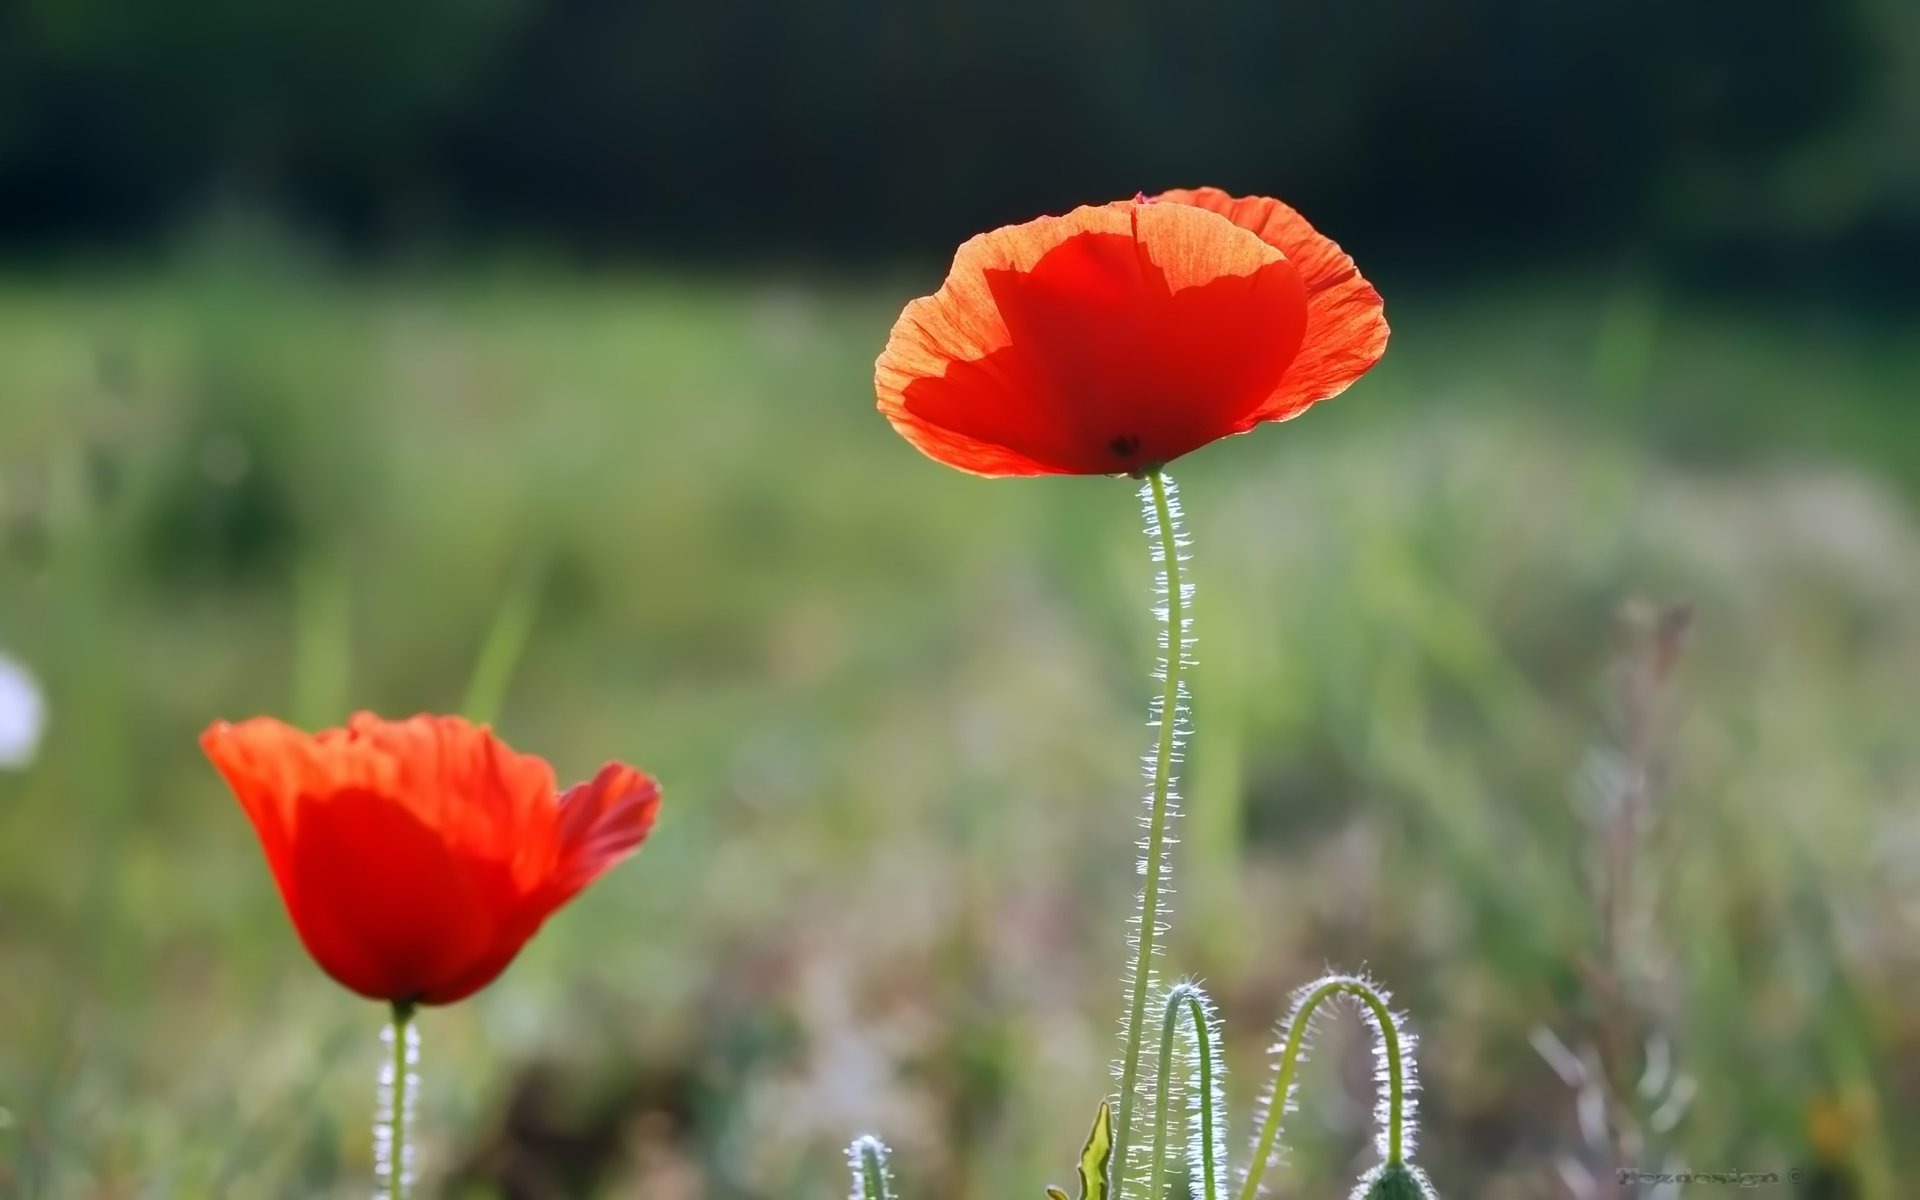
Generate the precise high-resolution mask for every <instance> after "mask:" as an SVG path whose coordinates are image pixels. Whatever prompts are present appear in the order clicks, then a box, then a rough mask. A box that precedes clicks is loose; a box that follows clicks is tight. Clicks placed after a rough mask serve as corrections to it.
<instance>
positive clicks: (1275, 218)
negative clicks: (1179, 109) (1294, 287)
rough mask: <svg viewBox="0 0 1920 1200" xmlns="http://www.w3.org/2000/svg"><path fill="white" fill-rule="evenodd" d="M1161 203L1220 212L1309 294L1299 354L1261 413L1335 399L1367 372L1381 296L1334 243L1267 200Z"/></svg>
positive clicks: (1199, 195)
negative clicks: (1283, 262)
mask: <svg viewBox="0 0 1920 1200" xmlns="http://www.w3.org/2000/svg"><path fill="white" fill-rule="evenodd" d="M1159 199H1161V200H1164V201H1170V202H1173V203H1177V204H1185V205H1191V206H1193V207H1196V208H1202V209H1205V210H1207V211H1208V212H1215V213H1219V214H1220V215H1221V216H1224V217H1226V218H1227V219H1228V220H1230V221H1232V222H1233V223H1234V224H1235V225H1238V226H1239V227H1241V228H1242V229H1246V230H1250V231H1251V232H1253V233H1255V234H1257V235H1258V236H1259V237H1260V239H1261V240H1262V241H1264V242H1266V243H1267V244H1268V245H1270V246H1273V247H1275V248H1276V249H1278V250H1279V251H1280V252H1281V253H1283V254H1285V255H1286V256H1287V258H1288V260H1289V261H1291V262H1292V263H1293V264H1294V265H1295V266H1296V267H1297V268H1299V271H1300V276H1301V279H1302V280H1303V281H1304V282H1305V283H1306V288H1307V326H1306V334H1305V337H1304V338H1303V339H1302V340H1301V343H1300V353H1299V355H1298V356H1297V357H1296V358H1295V359H1294V361H1293V365H1292V366H1291V367H1289V368H1288V370H1287V373H1286V376H1285V377H1284V378H1283V379H1282V380H1281V382H1280V386H1279V387H1277V388H1276V389H1274V392H1273V395H1272V396H1270V397H1269V398H1268V400H1267V402H1266V403H1265V404H1263V405H1262V406H1261V409H1260V419H1261V420H1263V421H1283V420H1286V419H1287V418H1288V417H1292V416H1296V415H1298V414H1299V413H1301V412H1302V411H1304V410H1305V409H1306V408H1307V407H1309V406H1310V405H1313V404H1316V403H1318V402H1320V401H1322V400H1326V399H1328V398H1330V397H1333V396H1337V395H1339V394H1340V393H1341V392H1343V391H1345V390H1346V389H1347V387H1348V385H1350V384H1351V383H1353V381H1354V380H1356V379H1358V378H1360V376H1362V375H1364V374H1366V372H1367V371H1368V370H1369V369H1370V368H1371V367H1372V366H1373V365H1374V364H1375V363H1377V362H1379V361H1380V356H1381V355H1382V354H1384V353H1386V349H1387V334H1388V330H1387V318H1386V311H1385V306H1384V305H1383V304H1382V303H1381V300H1380V293H1379V292H1377V291H1375V290H1374V287H1373V285H1372V284H1370V283H1368V282H1367V281H1366V279H1365V278H1363V277H1362V276H1361V274H1360V271H1359V268H1358V267H1356V266H1354V262H1353V259H1352V258H1350V257H1349V256H1348V255H1347V254H1346V252H1345V251H1343V250H1341V249H1340V247H1339V246H1338V245H1336V244H1335V243H1334V241H1333V239H1331V238H1329V237H1327V236H1326V235H1325V234H1323V233H1321V232H1320V231H1319V230H1317V229H1315V228H1314V227H1313V226H1312V225H1311V224H1310V223H1309V222H1308V221H1307V219H1306V218H1305V217H1303V216H1301V215H1300V214H1299V213H1297V212H1295V211H1294V210H1293V209H1291V208H1289V207H1288V206H1287V205H1285V204H1282V203H1281V202H1280V201H1278V200H1275V199H1272V198H1271V197H1268V196H1237V197H1236V196H1231V195H1228V194H1227V193H1226V192H1223V191H1221V190H1220V189H1219V188H1212V187H1205V188H1176V189H1174V190H1173V191H1169V192H1162V193H1161V194H1160V196H1159Z"/></svg>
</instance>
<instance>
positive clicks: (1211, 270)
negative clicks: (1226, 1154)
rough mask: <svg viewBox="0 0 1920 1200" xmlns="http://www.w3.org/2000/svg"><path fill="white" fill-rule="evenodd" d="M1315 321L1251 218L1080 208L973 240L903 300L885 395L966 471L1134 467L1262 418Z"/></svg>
mask: <svg viewBox="0 0 1920 1200" xmlns="http://www.w3.org/2000/svg"><path fill="white" fill-rule="evenodd" d="M1306 323H1307V314H1306V289H1305V284H1304V283H1303V281H1302V280H1301V278H1300V274H1299V272H1298V271H1297V270H1296V269H1295V268H1294V267H1293V266H1292V265H1291V264H1290V263H1288V262H1287V260H1286V258H1285V256H1284V255H1283V254H1281V253H1280V252H1278V251H1276V250H1275V249H1274V248H1273V247H1271V246H1269V245H1267V244H1266V243H1264V242H1262V241H1261V240H1260V239H1259V237H1258V236H1257V235H1252V234H1251V233H1250V231H1245V230H1241V229H1239V228H1238V227H1236V226H1234V225H1233V224H1232V222H1230V221H1227V220H1223V219H1221V218H1220V217H1218V216H1217V215H1214V214H1209V213H1206V212H1205V211H1204V210H1202V209H1199V208H1196V207H1192V206H1185V205H1161V204H1150V203H1140V204H1133V205H1103V206H1097V207H1089V208H1081V209H1076V210H1075V211H1073V212H1072V213H1069V214H1068V215H1066V216H1064V217H1042V218H1040V219H1039V220H1036V221H1030V222H1028V223H1026V224H1024V225H1017V226H1011V227H1008V228H1004V229H998V230H994V231H993V232H990V233H985V234H981V235H979V236H978V237H975V238H973V239H972V240H970V241H968V242H967V243H966V244H965V245H963V246H962V247H961V248H960V250H959V252H958V254H956V255H955V258H954V263H953V267H952V270H951V271H950V272H949V274H948V276H947V279H946V282H945V283H944V284H943V285H942V286H941V288H940V290H939V291H937V292H936V293H934V294H933V295H932V296H928V297H924V298H922V299H919V300H915V301H913V302H912V303H910V304H908V305H907V307H906V309H905V311H903V312H902V313H901V316H900V319H899V321H898V322H897V323H896V324H895V325H894V329H893V332H892V335H891V336H890V338H889V339H888V343H887V347H886V349H885V350H884V351H883V352H882V354H881V355H880V358H879V360H878V362H877V363H876V364H875V384H876V392H877V394H878V397H879V407H880V409H881V411H882V413H884V414H885V415H886V416H887V418H888V420H889V421H891V422H892V423H893V425H894V427H895V428H896V429H898V430H899V431H900V432H901V434H902V435H903V436H905V437H906V438H907V439H908V440H909V441H910V442H912V443H913V444H914V445H915V446H916V447H918V448H919V449H920V450H922V451H923V452H924V453H926V454H928V455H929V456H931V457H933V458H936V459H938V460H940V461H942V462H945V463H948V464H949V465H952V466H956V467H959V468H961V469H962V470H967V471H972V472H974V473H976V474H984V475H1032V474H1116V473H1127V472H1132V471H1138V470H1142V469H1145V468H1147V467H1150V466H1157V465H1159V464H1160V463H1163V462H1166V461H1168V460H1169V459H1172V458H1175V457H1178V456H1179V455H1181V454H1185V453H1187V452H1188V451H1190V450H1194V449H1197V448H1198V447H1200V446H1202V445H1205V444H1206V443H1207V442H1210V441H1213V440H1214V439H1216V438H1219V437H1223V436H1226V435H1227V434H1231V433H1239V432H1244V431H1245V430H1246V429H1247V428H1250V427H1251V425H1252V424H1253V423H1255V421H1256V420H1257V418H1256V417H1255V415H1254V414H1255V413H1256V412H1257V410H1258V408H1259V407H1260V405H1261V404H1262V403H1263V402H1264V401H1265V400H1266V398H1267V397H1268V396H1270V395H1271V394H1272V392H1273V391H1274V389H1275V388H1276V387H1277V386H1278V385H1279V382H1280V380H1281V379H1282V378H1283V377H1284V375H1285V373H1286V370H1287V367H1288V364H1289V363H1290V362H1291V361H1292V359H1293V357H1294V354H1295V352H1296V351H1297V350H1298V348H1299V346H1300V341H1301V338H1302V337H1303V336H1304V333H1305V329H1306Z"/></svg>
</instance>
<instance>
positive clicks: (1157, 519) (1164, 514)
mask: <svg viewBox="0 0 1920 1200" xmlns="http://www.w3.org/2000/svg"><path fill="white" fill-rule="evenodd" d="M1170 487H1171V481H1170V480H1169V479H1168V478H1167V477H1166V475H1165V474H1164V473H1163V472H1160V471H1157V470H1156V471H1154V472H1152V473H1151V474H1149V475H1148V476H1147V482H1146V486H1145V487H1144V488H1143V489H1142V497H1143V499H1144V500H1146V501H1148V502H1149V503H1150V504H1151V509H1150V511H1151V513H1152V517H1153V521H1152V532H1154V533H1156V534H1157V535H1158V540H1157V542H1156V543H1155V545H1154V556H1155V558H1156V559H1157V560H1158V561H1159V562H1160V563H1161V564H1163V566H1164V570H1165V574H1164V580H1165V587H1166V596H1167V606H1166V613H1165V621H1166V634H1165V636H1166V654H1165V656H1164V662H1165V664H1166V666H1165V671H1164V674H1165V677H1166V680H1165V683H1166V686H1165V689H1164V690H1163V691H1162V693H1161V697H1160V708H1159V713H1158V716H1159V723H1160V737H1159V742H1158V745H1157V746H1156V747H1155V752H1154V760H1153V791H1152V796H1151V799H1150V801H1149V807H1148V810H1147V838H1146V843H1145V846H1144V850H1145V857H1144V858H1143V860H1142V866H1143V867H1144V870H1145V874H1146V883H1145V885H1144V886H1143V887H1142V889H1141V892H1140V932H1139V935H1138V937H1137V938H1136V939H1135V947H1134V956H1133V998H1132V1002H1131V1004H1130V1005H1129V1008H1128V1014H1127V1047H1126V1057H1125V1058H1124V1059H1123V1060H1122V1065H1121V1069H1120V1113H1119V1119H1118V1120H1117V1121H1115V1122H1114V1153H1113V1168H1112V1173H1113V1192H1114V1196H1115V1197H1116V1200H1118V1198H1119V1197H1121V1196H1124V1195H1125V1193H1126V1191H1127V1186H1126V1184H1127V1170H1128V1161H1127V1155H1128V1151H1129V1149H1130V1143H1131V1142H1132V1139H1133V1122H1134V1105H1135V1103H1136V1100H1137V1097H1136V1095H1135V1090H1136V1088H1137V1087H1138V1084H1139V1078H1140V1047H1141V1031H1142V1029H1143V1027H1144V1026H1145V1024H1146V1016H1147V990H1148V987H1149V986H1150V984H1151V982H1152V980H1151V978H1150V977H1151V975H1152V970H1151V965H1152V962H1153V952H1154V941H1155V938H1156V936H1157V935H1158V933H1159V920H1160V883H1161V875H1162V872H1163V870H1164V868H1165V864H1164V863H1163V861H1162V858H1163V855H1164V853H1165V850H1166V838H1167V810H1168V798H1169V796H1170V795H1171V792H1172V782H1173V751H1174V744H1175V737H1174V735H1175V726H1176V725H1177V724H1178V721H1179V715H1180V668H1181V666H1182V665H1183V663H1184V661H1185V659H1186V645H1187V642H1186V624H1187V623H1186V615H1185V605H1186V596H1185V593H1184V590H1183V588H1184V585H1183V584H1182V583H1181V580H1180V537H1179V531H1178V529H1177V527H1176V525H1175V509H1174V507H1173V505H1172V504H1171V503H1170V502H1169V500H1168V491H1169V489H1170ZM1149 1200H1151V1197H1150V1198H1149Z"/></svg>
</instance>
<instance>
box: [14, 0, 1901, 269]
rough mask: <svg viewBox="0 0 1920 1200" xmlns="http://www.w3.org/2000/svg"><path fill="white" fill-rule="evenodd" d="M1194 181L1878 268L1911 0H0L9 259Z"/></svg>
mask: <svg viewBox="0 0 1920 1200" xmlns="http://www.w3.org/2000/svg"><path fill="white" fill-rule="evenodd" d="M1201 181H1213V182H1218V183H1221V184H1223V185H1225V186H1228V187H1230V188H1232V189H1234V190H1243V191H1244V190H1263V191H1271V192H1275V193H1277V194H1281V195H1284V196H1287V197H1289V198H1292V199H1294V200H1295V201H1296V202H1297V203H1298V204H1300V205H1301V206H1302V207H1304V208H1307V209H1308V210H1309V211H1311V212H1314V213H1319V214H1334V213H1337V214H1338V217H1337V219H1331V218H1330V219H1327V220H1325V221H1323V223H1325V224H1328V225H1330V226H1331V227H1333V228H1334V230H1335V232H1336V233H1337V234H1339V235H1340V236H1341V237H1343V238H1347V239H1358V238H1364V239H1366V240H1367V241H1369V242H1370V243H1371V244H1372V247H1373V251H1374V253H1381V252H1390V253H1393V254H1396V255H1398V256H1399V257H1400V259H1401V261H1404V262H1421V261H1428V260H1437V261H1441V262H1445V263H1449V264H1453V263H1459V262H1462V261H1466V260H1470V259H1475V258H1487V259H1488V260H1490V261H1494V262H1499V261H1502V260H1506V261H1511V260H1513V259H1516V258H1519V257H1521V256H1523V255H1526V256H1532V255H1537V254H1539V253H1540V252H1541V251H1542V250H1543V249H1545V250H1548V251H1559V250H1572V251H1576V252H1577V251H1588V252H1592V251H1602V252H1609V251H1612V250H1615V249H1620V248H1629V249H1632V250H1633V251H1635V252H1636V253H1643V254H1650V255H1655V256H1662V257H1667V258H1684V257H1689V256H1691V257H1696V258H1707V259H1713V258H1716V257H1717V258H1720V259H1724V260H1727V261H1734V262H1738V261H1741V260H1747V261H1756V260H1759V259H1760V258H1761V256H1760V255H1757V254H1756V253H1755V252H1756V250H1760V251H1764V256H1765V261H1769V262H1773V263H1776V264H1778V263H1796V262H1797V263H1800V264H1802V265H1809V264H1821V263H1827V264H1844V263H1853V264H1856V266H1858V265H1860V264H1865V268H1866V269H1867V270H1869V271H1878V272H1880V273H1881V274H1882V275H1886V274H1888V273H1889V272H1892V271H1893V270H1894V269H1895V267H1894V265H1893V264H1896V263H1900V262H1901V261H1902V260H1903V256H1904V259H1905V261H1911V260H1912V258H1913V251H1914V247H1915V245H1916V244H1917V243H1920V4H1915V3H1913V0H1434V2H1430V3H1428V2H1417V0H1338V2H1334V0H1321V2H1315V3H1309V2H1305V0H1185V2H1183V3H1180V4H1171V3H1166V2H1164V0H1159V2H1155V0H977V2H973V3H960V2H953V3H908V2H902V0H695V2H684V0H683V2H681V3H671V4H668V3H643V2H638V0H407V2H406V3H395V2H394V0H328V2H325V3H322V2H318V0H308V2H305V3H297V2H292V0H0V238H4V239H5V240H6V241H7V242H8V243H10V244H11V245H12V246H13V247H15V248H16V249H18V248H19V247H21V246H26V247H30V248H41V247H54V248H59V247H63V246H67V245H71V244H74V243H76V242H85V243H88V244H92V243H97V242H99V241H101V240H107V241H125V242H132V243H138V242H139V241H140V240H141V239H143V238H149V237H152V236H155V235H156V234H159V233H163V232H164V231H166V230H167V229H169V228H171V227H173V226H175V225H177V224H178V223H180V222H182V221H185V220H189V219H191V217H192V215H193V214H194V213H195V212H197V211H201V210H204V209H205V208H206V207H208V206H210V205H215V204H220V203H225V202H229V201H232V200H234V199H239V200H242V201H245V202H247V203H259V204H263V205H266V206H269V207H271V208H273V209H275V210H278V211H283V212H285V213H287V214H289V215H291V216H292V217H293V218H294V219H296V220H298V221H300V222H301V223H303V224H307V225H310V226H311V227H313V228H316V229H319V230H323V231H327V232H329V233H331V234H333V235H335V236H337V237H339V238H340V239H341V240H343V241H344V242H346V243H348V244H351V245H358V246H363V247H367V248H370V249H379V248H383V247H391V246H393V245H396V244H406V243H410V242H419V241H423V240H424V241H441V240H452V241H456V242H457V241H461V240H464V239H470V238H489V237H495V236H502V235H504V236H509V237H531V238H536V239H542V240H551V241H553V242H557V243H561V244H566V245H571V246H576V247H578V248H581V249H584V250H593V251H628V250H631V251H637V252H643V253H650V254H669V255H672V254H690V255H714V254H718V255H730V254H768V253H801V254H835V255H845V254H895V253H902V252H907V253H935V252H939V251H943V250H944V249H946V248H948V247H950V246H951V245H952V244H953V242H954V240H955V239H956V238H957V237H959V236H962V235H964V234H966V233H969V232H971V231H973V230H976V229H978V228H981V227H983V226H985V225H988V224H992V223H996V222H998V221H1002V220H1009V219H1017V218H1020V217H1023V216H1025V215H1029V214H1032V213H1035V212H1040V211H1057V210H1060V209H1062V208H1064V207H1067V206H1069V205H1071V204H1073V203H1076V202H1079V201H1082V200H1086V199H1093V198H1105V197H1111V196H1118V195H1126V194H1131V193H1133V192H1134V191H1136V190H1139V189H1141V188H1147V189H1153V188H1158V187H1164V186H1173V185H1176V184H1187V183H1193V182H1201ZM1834 269H1836V270H1837V269H1840V268H1839V267H1838V266H1836V267H1835V268H1834ZM1903 269H1904V268H1903Z"/></svg>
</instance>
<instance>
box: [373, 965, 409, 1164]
mask: <svg viewBox="0 0 1920 1200" xmlns="http://www.w3.org/2000/svg"><path fill="white" fill-rule="evenodd" d="M386 1041H387V1042H388V1044H389V1048H390V1050H391V1052H392V1057H391V1058H390V1059H388V1061H387V1063H386V1064H385V1065H384V1066H383V1067H382V1068H381V1070H380V1100H379V1104H378V1107H377V1110H376V1112H375V1114H374V1129H373V1140H374V1171H375V1174H376V1175H377V1177H378V1179H379V1181H380V1182H381V1183H383V1184H385V1185H386V1186H384V1187H383V1188H381V1189H380V1193H376V1195H375V1200H381V1194H382V1193H383V1194H384V1197H385V1200H402V1198H403V1197H405V1196H406V1194H407V1185H408V1184H409V1183H411V1182H412V1181H413V1150H412V1148H411V1147H410V1146H408V1144H407V1118H408V1117H409V1116H411V1115H412V1111H413V1094H414V1088H415V1086H416V1085H417V1084H418V1083H419V1076H418V1075H416V1074H415V1073H414V1070H413V1068H414V1065H415V1064H416V1063H418V1062H419V1061H420V1034H419V1031H418V1030H417V1029H415V1028H414V1025H413V1004H412V1003H411V1002H409V1001H405V1000H396V1001H394V1004H393V1022H392V1024H390V1025H388V1026H387V1030H386Z"/></svg>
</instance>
